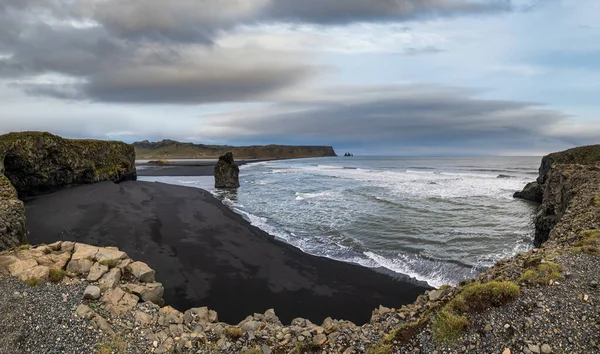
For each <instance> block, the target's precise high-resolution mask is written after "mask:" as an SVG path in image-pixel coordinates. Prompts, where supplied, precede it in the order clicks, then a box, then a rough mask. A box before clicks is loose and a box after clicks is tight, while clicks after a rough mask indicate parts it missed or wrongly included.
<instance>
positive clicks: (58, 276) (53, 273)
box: [48, 268, 67, 283]
mask: <svg viewBox="0 0 600 354" xmlns="http://www.w3.org/2000/svg"><path fill="white" fill-rule="evenodd" d="M66 275H67V272H66V271H64V270H62V269H55V268H52V269H50V273H49V274H48V278H49V279H50V281H51V282H53V283H60V282H61V281H62V280H63V279H64V278H65V276H66Z"/></svg>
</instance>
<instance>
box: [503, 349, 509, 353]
mask: <svg viewBox="0 0 600 354" xmlns="http://www.w3.org/2000/svg"><path fill="white" fill-rule="evenodd" d="M502 354H510V348H505V349H504V351H502Z"/></svg>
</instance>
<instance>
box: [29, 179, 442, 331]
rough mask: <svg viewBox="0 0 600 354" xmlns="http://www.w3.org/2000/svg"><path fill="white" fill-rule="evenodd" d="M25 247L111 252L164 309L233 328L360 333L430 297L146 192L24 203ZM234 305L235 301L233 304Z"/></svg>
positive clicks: (186, 202)
mask: <svg viewBox="0 0 600 354" xmlns="http://www.w3.org/2000/svg"><path fill="white" fill-rule="evenodd" d="M26 215H27V217H28V221H29V223H28V226H29V230H30V240H31V242H32V243H52V242H55V241H58V240H70V241H77V242H82V243H88V244H93V245H98V246H117V247H118V248H119V249H121V250H123V251H125V252H127V254H128V255H129V256H130V257H132V258H134V259H138V260H140V261H144V262H146V263H148V264H149V265H150V266H151V267H152V268H153V269H155V270H156V271H157V279H158V280H159V281H161V282H162V283H163V285H164V286H165V295H164V299H165V301H166V303H167V304H170V305H172V306H173V307H175V308H178V309H180V310H184V309H188V308H191V307H197V306H208V307H210V308H212V309H215V310H216V311H217V312H218V313H219V315H220V317H221V318H222V320H223V321H224V322H228V323H237V322H239V321H240V320H242V319H243V318H244V317H245V316H247V315H248V314H251V313H256V312H259V313H262V312H264V311H265V310H267V309H269V308H274V309H275V311H276V312H277V314H278V315H279V317H280V318H281V320H282V322H284V323H289V322H291V320H292V319H293V318H295V317H303V318H308V319H310V320H311V321H314V322H320V321H322V320H323V319H325V318H326V317H333V318H339V319H346V320H350V321H352V322H355V323H358V324H362V323H366V322H368V321H369V319H370V317H371V312H372V310H373V309H374V308H377V307H378V306H379V305H383V306H386V307H392V308H395V307H400V306H402V305H405V304H409V303H412V302H413V301H414V300H415V299H416V298H417V296H418V295H421V294H423V293H424V292H425V291H426V290H431V289H432V288H431V287H429V286H428V285H426V284H425V283H421V282H418V281H416V280H414V279H410V278H409V277H408V276H406V277H402V276H401V275H399V274H395V273H394V274H393V275H392V274H391V273H392V272H390V271H385V270H383V269H370V268H365V267H362V266H360V265H355V264H351V263H346V262H339V261H334V260H331V259H329V258H324V257H317V256H312V255H309V254H306V253H304V252H302V251H301V250H299V249H297V248H296V247H294V246H292V245H289V244H287V243H285V242H283V241H279V240H277V239H275V238H274V237H273V236H272V235H269V234H268V233H266V232H264V231H262V230H260V229H258V228H256V227H254V226H252V225H251V224H250V223H248V222H247V221H246V220H245V219H244V218H243V217H242V216H241V215H239V214H237V213H235V212H233V211H232V210H230V209H229V208H228V207H227V206H226V205H224V204H223V203H222V202H221V201H219V200H218V199H216V198H214V197H213V196H212V195H211V194H210V193H209V192H207V191H204V190H201V189H199V188H189V187H181V186H173V185H167V184H162V183H155V182H154V183H153V182H124V183H121V184H118V185H115V184H113V183H111V182H107V183H99V184H94V185H87V186H79V187H74V188H70V189H66V190H63V191H60V192H56V193H53V194H49V195H43V196H38V197H34V198H30V199H28V200H27V201H26ZM240 296H242V298H240Z"/></svg>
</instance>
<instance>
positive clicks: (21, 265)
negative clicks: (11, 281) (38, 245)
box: [8, 258, 38, 277]
mask: <svg viewBox="0 0 600 354" xmlns="http://www.w3.org/2000/svg"><path fill="white" fill-rule="evenodd" d="M37 265H38V263H37V262H36V261H35V259H33V258H29V259H25V260H19V261H16V262H14V263H12V264H10V265H9V266H8V271H9V273H10V275H12V276H13V277H16V276H18V275H19V274H21V273H23V272H24V271H26V270H28V269H31V268H33V267H35V266H37Z"/></svg>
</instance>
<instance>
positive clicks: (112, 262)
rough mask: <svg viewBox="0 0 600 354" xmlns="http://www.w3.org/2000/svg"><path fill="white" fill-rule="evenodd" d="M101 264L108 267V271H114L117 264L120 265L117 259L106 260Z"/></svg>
mask: <svg viewBox="0 0 600 354" xmlns="http://www.w3.org/2000/svg"><path fill="white" fill-rule="evenodd" d="M100 264H101V265H103V266H107V267H108V269H113V268H114V267H116V266H117V264H119V262H118V261H117V260H116V259H105V260H103V261H100Z"/></svg>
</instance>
